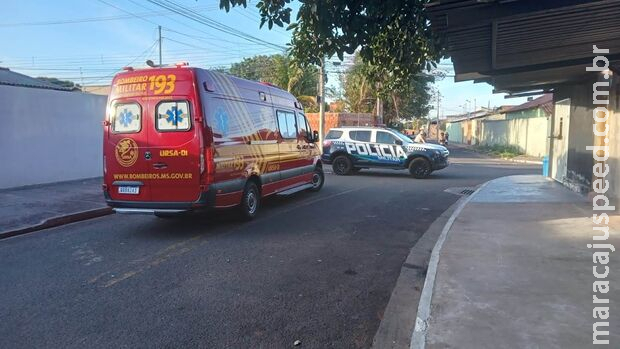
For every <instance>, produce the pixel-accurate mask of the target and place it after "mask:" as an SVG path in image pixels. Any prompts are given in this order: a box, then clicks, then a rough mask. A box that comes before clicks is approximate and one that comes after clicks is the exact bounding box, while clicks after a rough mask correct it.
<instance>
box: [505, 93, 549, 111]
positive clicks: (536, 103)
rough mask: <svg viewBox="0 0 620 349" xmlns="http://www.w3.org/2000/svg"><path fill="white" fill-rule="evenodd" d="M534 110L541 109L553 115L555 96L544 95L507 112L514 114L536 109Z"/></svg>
mask: <svg viewBox="0 0 620 349" xmlns="http://www.w3.org/2000/svg"><path fill="white" fill-rule="evenodd" d="M534 108H541V109H542V110H544V112H545V113H546V114H548V115H551V114H552V113H553V94H552V93H547V94H544V95H542V96H540V97H538V98H535V99H533V100H531V101H527V102H525V103H523V104H519V105H517V106H514V107H512V108H510V109H508V110H507V111H506V112H507V113H512V112H517V111H522V110H528V109H534Z"/></svg>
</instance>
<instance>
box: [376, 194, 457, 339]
mask: <svg viewBox="0 0 620 349" xmlns="http://www.w3.org/2000/svg"><path fill="white" fill-rule="evenodd" d="M453 194H455V195H461V194H457V193H453ZM466 198H467V197H466V196H462V197H461V198H460V199H458V200H457V201H456V202H455V203H453V204H452V205H451V206H450V207H448V208H447V209H446V210H445V211H444V212H443V213H442V214H441V215H440V216H439V217H437V219H435V221H433V223H431V225H430V226H429V227H428V229H427V230H426V231H425V232H424V234H422V236H421V237H420V239H418V241H417V242H416V243H415V245H414V246H413V247H412V248H411V250H410V252H409V255H408V256H407V259H406V260H405V262H404V263H403V265H402V267H401V271H400V275H399V276H398V279H397V281H396V285H395V286H394V289H393V290H392V294H391V296H390V300H389V302H388V304H387V306H386V308H385V312H384V314H383V318H382V320H381V323H380V324H379V328H378V329H377V332H376V334H375V337H374V339H373V342H372V348H377V349H379V348H380V349H383V348H392V349H397V348H398V349H405V348H409V346H410V344H411V333H412V332H413V329H414V327H415V320H416V315H417V314H416V310H414V311H411V308H412V305H413V304H418V302H419V300H420V295H421V290H422V288H423V286H424V280H425V275H426V273H427V268H428V263H429V259H430V256H431V253H432V251H433V247H434V246H435V244H436V242H437V240H438V238H439V236H440V235H441V232H442V229H443V227H444V226H445V225H446V222H448V220H449V219H450V217H451V216H452V214H453V212H454V211H455V210H456V209H457V208H458V207H459V206H460V205H461V202H463V201H464V200H465V199H466Z"/></svg>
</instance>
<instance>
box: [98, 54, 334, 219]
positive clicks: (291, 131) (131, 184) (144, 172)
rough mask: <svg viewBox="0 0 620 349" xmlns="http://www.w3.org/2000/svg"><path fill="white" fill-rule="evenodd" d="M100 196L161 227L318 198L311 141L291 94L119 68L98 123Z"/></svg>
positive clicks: (188, 73)
mask: <svg viewBox="0 0 620 349" xmlns="http://www.w3.org/2000/svg"><path fill="white" fill-rule="evenodd" d="M103 125H104V126H103V132H104V135H103V137H104V141H103V154H104V156H103V174H104V184H103V192H104V196H105V199H106V202H107V204H108V205H109V206H111V207H113V208H114V210H115V211H116V212H118V213H149V214H155V215H156V216H159V217H169V216H172V215H175V214H178V213H181V212H186V211H192V210H199V209H209V208H225V207H235V206H237V207H238V209H239V210H240V213H241V214H242V216H243V217H244V218H246V219H251V218H253V217H254V216H256V214H257V212H258V209H259V207H260V204H261V200H262V199H263V198H265V197H267V196H270V195H274V194H281V195H288V194H292V193H295V192H299V191H302V190H310V191H319V190H320V189H321V187H322V186H323V183H324V181H325V176H324V174H323V164H322V162H321V159H320V150H319V147H318V146H317V141H318V133H317V132H316V131H314V132H313V131H312V130H311V128H310V125H309V123H308V120H307V119H306V116H305V115H304V111H303V108H302V105H301V104H300V103H299V102H298V101H297V99H296V98H295V97H294V96H293V95H291V94H290V93H288V92H286V91H284V90H282V89H279V88H277V87H275V86H273V85H270V84H267V83H259V82H253V81H248V80H244V79H240V78H236V77H233V76H229V75H226V74H223V73H219V72H214V71H209V70H205V69H200V68H194V67H189V66H188V65H187V64H186V63H180V64H176V65H174V66H171V67H154V68H147V69H133V68H131V67H127V68H124V71H123V72H121V73H119V74H117V75H116V76H115V77H114V79H113V81H112V90H111V92H110V96H109V98H108V105H107V110H106V116H105V120H104V123H103Z"/></svg>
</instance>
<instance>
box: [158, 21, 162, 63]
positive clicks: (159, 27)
mask: <svg viewBox="0 0 620 349" xmlns="http://www.w3.org/2000/svg"><path fill="white" fill-rule="evenodd" d="M158 29H159V66H160V67H161V25H160V26H158Z"/></svg>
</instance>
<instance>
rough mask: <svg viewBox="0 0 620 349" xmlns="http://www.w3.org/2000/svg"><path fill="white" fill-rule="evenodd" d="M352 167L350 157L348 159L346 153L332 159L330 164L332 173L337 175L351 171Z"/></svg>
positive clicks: (343, 174)
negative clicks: (332, 161)
mask: <svg viewBox="0 0 620 349" xmlns="http://www.w3.org/2000/svg"><path fill="white" fill-rule="evenodd" d="M352 168H353V164H352V163H351V159H349V157H348V156H346V155H340V156H338V157H336V158H335V159H334V163H333V164H332V169H333V170H334V173H335V174H337V175H339V176H346V175H348V174H349V173H350V172H351V169H352Z"/></svg>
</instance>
